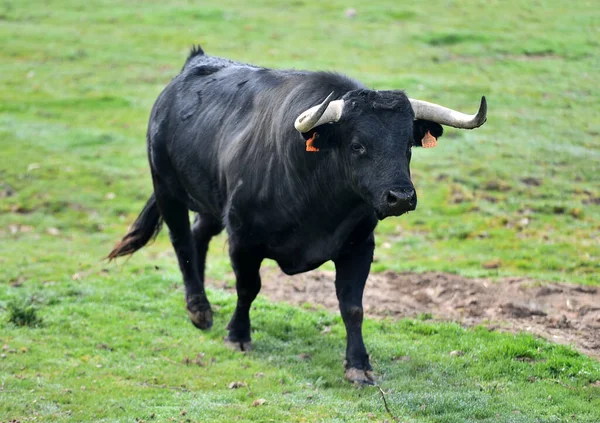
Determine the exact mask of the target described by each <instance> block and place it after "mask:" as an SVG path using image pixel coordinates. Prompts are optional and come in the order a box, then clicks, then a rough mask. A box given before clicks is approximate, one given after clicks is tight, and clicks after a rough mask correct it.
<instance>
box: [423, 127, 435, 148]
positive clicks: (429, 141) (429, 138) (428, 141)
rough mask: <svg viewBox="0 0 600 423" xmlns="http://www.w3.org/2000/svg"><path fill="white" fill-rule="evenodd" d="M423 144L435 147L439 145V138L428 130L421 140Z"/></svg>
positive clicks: (424, 146)
mask: <svg viewBox="0 0 600 423" xmlns="http://www.w3.org/2000/svg"><path fill="white" fill-rule="evenodd" d="M421 144H423V148H433V147H436V146H437V138H436V137H434V136H433V135H431V134H430V133H429V131H427V133H426V134H425V136H424V137H423V139H422V140H421Z"/></svg>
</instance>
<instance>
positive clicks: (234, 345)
mask: <svg viewBox="0 0 600 423" xmlns="http://www.w3.org/2000/svg"><path fill="white" fill-rule="evenodd" d="M223 342H224V343H225V346H226V347H227V348H229V349H230V350H233V351H239V352H247V351H252V341H248V342H242V341H232V340H230V339H229V337H225V339H223Z"/></svg>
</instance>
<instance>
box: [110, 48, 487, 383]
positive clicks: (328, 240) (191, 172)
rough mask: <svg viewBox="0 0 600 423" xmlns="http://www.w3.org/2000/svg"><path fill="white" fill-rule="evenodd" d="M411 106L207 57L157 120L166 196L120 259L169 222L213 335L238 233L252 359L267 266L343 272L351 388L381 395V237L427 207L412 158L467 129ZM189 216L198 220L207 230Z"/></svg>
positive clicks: (402, 98)
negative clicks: (367, 327)
mask: <svg viewBox="0 0 600 423" xmlns="http://www.w3.org/2000/svg"><path fill="white" fill-rule="evenodd" d="M330 93H332V96H330V98H329V100H328V101H332V100H333V101H334V103H335V104H338V105H339V104H341V105H343V112H340V113H339V116H338V118H337V119H333V120H330V121H329V122H326V123H325V124H322V123H319V124H317V125H316V126H315V127H314V128H305V129H304V130H302V131H299V130H296V129H295V127H294V122H295V121H296V119H297V118H298V117H299V116H300V115H301V114H302V113H303V112H305V111H307V110H308V109H310V108H311V107H313V106H315V105H318V104H319V103H321V102H322V101H323V99H324V98H325V97H327V96H328V94H330ZM335 100H341V101H338V102H335ZM411 101H412V100H410V101H409V99H408V98H407V97H406V95H405V94H404V93H403V92H402V91H374V90H369V89H367V88H366V87H365V86H364V85H362V84H361V83H359V82H357V81H354V80H352V79H349V78H347V77H344V76H342V75H339V74H334V73H326V72H305V71H294V70H290V71H280V70H272V69H265V68H260V67H255V66H251V65H246V64H241V63H237V62H233V61H230V60H227V59H221V58H216V57H210V56H206V55H205V54H204V53H203V51H202V50H201V49H200V48H195V49H193V50H192V53H191V55H190V57H189V58H188V60H187V62H186V64H185V66H184V67H183V69H182V71H181V73H180V74H179V75H177V76H176V77H175V78H174V79H173V81H172V82H171V83H170V84H169V85H168V86H167V87H166V88H165V90H164V91H163V92H162V93H161V94H160V96H159V97H158V99H157V101H156V103H155V105H154V107H153V109H152V113H151V117H150V122H149V125H148V132H147V141H148V155H149V161H150V170H151V174H152V182H153V185H154V194H152V196H151V197H150V198H149V200H148V202H147V203H146V205H145V207H144V209H143V210H142V212H141V214H140V215H139V217H138V218H137V220H136V221H135V223H134V224H133V226H132V228H131V229H130V231H129V232H128V234H127V235H126V236H125V237H124V238H123V240H122V241H121V242H120V243H118V244H117V245H116V246H115V248H114V250H113V251H112V252H111V253H110V254H109V258H110V259H113V258H116V257H118V256H122V255H127V254H131V253H133V252H135V251H137V250H138V249H140V248H142V247H143V246H144V245H145V244H146V243H147V242H148V241H150V240H151V239H152V238H153V237H154V236H155V235H156V234H157V233H158V231H159V230H160V228H161V224H162V221H163V220H164V222H165V223H166V224H167V226H168V228H169V233H170V237H171V242H172V244H173V247H174V249H175V253H176V255H177V259H178V261H179V267H180V269H181V273H182V274H183V281H184V284H185V299H186V304H187V310H188V313H189V317H190V319H191V321H192V323H193V324H194V325H195V326H197V327H198V328H200V329H208V328H210V327H211V326H212V321H213V319H212V317H213V316H212V310H211V306H210V303H209V301H208V299H207V298H206V293H205V289H204V268H205V260H206V252H207V249H208V244H209V242H210V240H211V238H212V237H213V236H215V235H217V234H218V233H219V232H221V231H222V229H223V228H225V229H226V230H227V234H228V237H229V254H230V257H231V264H232V267H233V270H234V272H235V275H236V288H237V293H238V299H237V306H236V309H235V312H234V314H233V317H232V318H231V321H230V322H229V325H228V330H229V334H228V336H227V338H226V342H227V343H229V344H230V345H232V346H234V347H236V348H238V349H240V350H247V349H249V348H250V341H251V340H250V307H251V304H252V301H253V300H254V299H255V298H256V296H257V294H258V292H259V290H260V287H261V280H260V275H259V268H260V265H261V262H262V261H263V259H265V258H269V259H273V260H275V261H276V262H277V263H278V264H279V266H280V267H281V269H282V270H283V271H284V272H285V273H287V274H290V275H292V274H296V273H301V272H306V271H309V270H312V269H315V268H317V267H319V266H320V265H321V264H323V263H325V262H326V261H329V260H332V261H333V262H334V264H335V268H336V279H335V287H336V294H337V297H338V300H339V305H340V311H341V314H342V318H343V320H344V324H345V326H346V333H347V346H346V361H345V368H346V373H345V376H346V378H347V379H348V380H350V381H353V382H359V383H371V382H372V381H373V372H372V368H371V365H370V363H369V356H368V354H367V351H366V349H365V345H364V343H363V337H362V322H363V308H362V296H363V290H364V286H365V281H366V280H367V276H368V274H369V270H370V266H371V262H372V259H373V251H374V247H375V242H374V236H373V231H374V229H375V226H376V225H377V222H378V220H380V219H383V218H385V217H388V216H399V215H401V214H403V213H406V212H407V211H410V210H414V209H415V207H416V203H417V199H416V194H415V191H414V187H413V185H412V182H411V178H410V169H409V165H410V159H411V147H412V146H421V143H422V140H423V142H425V140H426V139H428V140H429V141H430V140H431V139H432V137H433V138H434V139H435V138H437V137H439V136H441V135H442V127H441V126H440V124H439V123H443V124H450V125H452V126H457V127H459V126H458V125H454V124H453V123H452V122H453V121H444V120H443V119H441V120H437V121H436V122H433V121H431V120H434V119H431V120H425V119H416V117H417V118H418V117H419V116H415V113H416V112H414V111H413V109H414V110H417V109H416V108H415V107H416V106H414V104H413V107H411ZM325 106H326V107H328V108H329V107H330V106H329V105H327V104H325V105H323V107H322V109H323V108H325ZM482 106H484V104H482ZM437 107H440V106H437ZM321 112H322V110H321ZM480 112H481V110H480ZM327 113H329V112H327ZM327 113H326V114H327ZM453 113H457V112H453ZM480 114H481V113H480ZM484 115H485V111H484ZM317 117H318V116H317ZM479 117H480V118H481V116H479ZM299 120H301V119H299ZM483 121H485V116H483V120H481V119H479V122H478V123H477V124H475V125H471V127H475V126H479V125H480V124H482V123H483ZM438 122H439V123H438ZM462 127H465V128H466V127H467V126H462ZM429 141H428V142H429ZM189 210H192V211H194V212H195V213H196V218H195V221H194V223H193V225H190V220H189V217H188V213H189Z"/></svg>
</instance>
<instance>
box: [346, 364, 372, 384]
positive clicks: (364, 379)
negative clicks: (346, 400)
mask: <svg viewBox="0 0 600 423" xmlns="http://www.w3.org/2000/svg"><path fill="white" fill-rule="evenodd" d="M344 377H345V378H346V380H347V381H348V382H351V383H356V384H358V385H375V375H374V374H373V370H361V369H355V368H354V367H351V368H349V369H346V373H345V374H344Z"/></svg>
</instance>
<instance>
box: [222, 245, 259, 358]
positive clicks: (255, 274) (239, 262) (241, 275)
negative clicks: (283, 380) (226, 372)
mask: <svg viewBox="0 0 600 423" xmlns="http://www.w3.org/2000/svg"><path fill="white" fill-rule="evenodd" d="M229 255H230V257H231V265H232V267H233V271H234V272H235V278H236V281H235V287H236V290H237V295H238V299H237V305H236V307H235V311H234V312H233V317H232V318H231V321H230V322H229V324H228V325H227V329H228V330H229V334H228V335H227V337H226V338H225V343H226V344H227V345H228V346H230V347H232V348H234V349H236V350H239V351H249V350H250V349H251V348H252V343H251V338H250V307H251V306H252V302H253V301H254V299H255V298H256V296H257V295H258V292H259V291H260V284H261V282H260V273H259V269H260V264H261V262H262V260H263V257H262V255H260V254H258V251H256V250H252V249H243V248H239V247H238V246H236V245H234V244H230V249H229Z"/></svg>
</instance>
